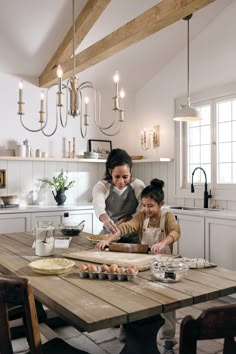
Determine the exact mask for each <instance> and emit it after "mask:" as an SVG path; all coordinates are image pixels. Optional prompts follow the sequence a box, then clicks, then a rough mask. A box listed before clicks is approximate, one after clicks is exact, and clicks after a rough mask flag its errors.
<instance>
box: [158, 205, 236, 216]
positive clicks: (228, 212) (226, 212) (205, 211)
mask: <svg viewBox="0 0 236 354" xmlns="http://www.w3.org/2000/svg"><path fill="white" fill-rule="evenodd" d="M189 208H191V207H189ZM164 209H165V210H166V209H169V210H170V211H172V212H173V214H185V215H191V216H194V215H196V216H204V217H209V218H216V219H219V218H220V219H235V218H236V210H225V209H222V210H213V209H201V208H199V209H198V208H196V209H194V208H193V209H192V210H184V209H178V207H177V208H176V209H175V208H174V206H168V205H166V206H164Z"/></svg>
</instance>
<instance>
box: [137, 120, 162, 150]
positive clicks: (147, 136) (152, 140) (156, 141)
mask: <svg viewBox="0 0 236 354" xmlns="http://www.w3.org/2000/svg"><path fill="white" fill-rule="evenodd" d="M159 146H160V125H154V126H153V128H152V129H151V130H149V131H148V132H147V130H146V128H144V131H141V147H142V150H148V149H150V148H152V147H153V149H155V148H157V147H159Z"/></svg>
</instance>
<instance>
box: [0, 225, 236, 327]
mask: <svg viewBox="0 0 236 354" xmlns="http://www.w3.org/2000/svg"><path fill="white" fill-rule="evenodd" d="M87 236H88V234H86V233H82V234H81V235H79V236H76V237H73V238H72V242H71V244H70V247H69V250H71V251H73V252H75V251H82V250H86V249H89V248H91V247H92V246H91V244H90V243H89V241H88V240H87ZM32 243H33V237H32V234H30V233H22V232H19V233H11V234H1V235H0V272H1V273H3V274H16V275H19V276H24V277H27V278H29V279H30V281H31V283H32V286H33V291H34V295H35V297H36V298H37V299H38V300H39V301H41V302H42V303H43V304H45V305H46V306H47V307H49V308H50V309H52V310H53V311H55V312H56V313H57V314H58V315H59V316H60V317H61V318H63V319H65V320H66V321H67V322H68V323H70V324H71V325H73V326H75V327H76V328H78V329H80V330H81V329H83V330H86V331H88V332H91V331H95V330H99V329H104V328H109V327H111V326H115V325H120V324H127V323H129V322H133V321H136V320H141V319H147V318H150V317H152V316H154V315H158V314H161V313H165V312H168V311H172V310H176V309H179V308H183V307H186V306H191V305H193V304H197V303H200V302H205V301H208V300H212V299H215V298H218V297H221V296H225V295H229V294H232V293H235V292H236V271H232V270H227V269H222V268H219V267H214V268H204V269H190V270H189V271H188V273H187V275H186V276H185V278H184V279H183V280H181V281H179V282H176V283H163V282H159V281H157V280H156V279H155V278H154V277H153V275H152V273H151V271H150V270H145V271H142V272H139V273H138V275H137V276H136V277H135V278H134V279H133V280H132V281H118V280H108V279H106V280H100V279H89V278H86V279H81V278H80V274H79V266H80V264H81V263H84V261H80V260H75V267H74V268H73V269H72V270H71V271H70V272H69V273H65V274H60V275H44V274H38V273H35V272H33V271H32V269H31V268H30V267H29V266H28V264H29V262H31V261H33V260H35V259H38V258H39V257H36V256H35V254H34V249H33V248H32ZM61 254H62V250H60V249H58V250H56V251H55V255H54V257H59V256H61Z"/></svg>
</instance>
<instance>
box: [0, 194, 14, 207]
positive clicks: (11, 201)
mask: <svg viewBox="0 0 236 354" xmlns="http://www.w3.org/2000/svg"><path fill="white" fill-rule="evenodd" d="M0 197H1V199H2V201H3V203H4V204H7V205H11V204H14V205H16V204H18V201H19V200H18V197H17V195H1V196H0Z"/></svg>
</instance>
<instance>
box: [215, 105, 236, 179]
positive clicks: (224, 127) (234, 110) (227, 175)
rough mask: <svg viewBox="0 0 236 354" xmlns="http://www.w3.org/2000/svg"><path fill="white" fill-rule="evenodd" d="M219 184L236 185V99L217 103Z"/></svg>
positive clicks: (217, 167)
mask: <svg viewBox="0 0 236 354" xmlns="http://www.w3.org/2000/svg"><path fill="white" fill-rule="evenodd" d="M216 124H217V125H216V126H217V130H216V133H217V140H216V142H217V144H216V145H217V166H216V169H217V183H219V184H220V183H221V184H234V183H236V98H235V99H231V100H227V101H219V102H217V103H216Z"/></svg>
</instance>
